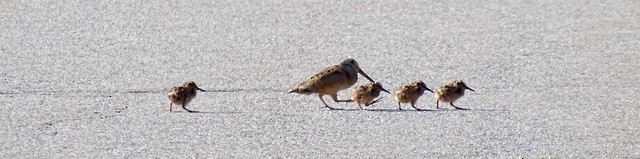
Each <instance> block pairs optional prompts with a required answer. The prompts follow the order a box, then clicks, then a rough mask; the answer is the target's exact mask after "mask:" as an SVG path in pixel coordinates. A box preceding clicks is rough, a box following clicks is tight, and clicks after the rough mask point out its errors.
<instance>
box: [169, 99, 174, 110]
mask: <svg viewBox="0 0 640 159" xmlns="http://www.w3.org/2000/svg"><path fill="white" fill-rule="evenodd" d="M169 112H173V102H171V101H169Z"/></svg>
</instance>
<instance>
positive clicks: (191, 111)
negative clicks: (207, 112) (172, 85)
mask: <svg viewBox="0 0 640 159" xmlns="http://www.w3.org/2000/svg"><path fill="white" fill-rule="evenodd" d="M186 106H187V103H184V104H182V109H184V110H186V111H187V112H189V113H193V112H196V111H193V110H189V109H187V107H186Z"/></svg>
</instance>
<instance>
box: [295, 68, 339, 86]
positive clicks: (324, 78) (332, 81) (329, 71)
mask: <svg viewBox="0 0 640 159" xmlns="http://www.w3.org/2000/svg"><path fill="white" fill-rule="evenodd" d="M345 77H346V73H345V72H343V71H342V70H340V67H337V66H333V67H329V68H326V69H323V70H322V71H320V72H318V73H316V74H314V75H313V76H311V77H310V78H309V79H307V80H306V81H305V82H302V83H301V84H300V85H298V88H299V89H300V90H302V91H301V92H314V91H317V90H318V89H323V88H334V87H336V86H335V85H339V84H342V83H343V82H344V81H343V80H344V78H345Z"/></svg>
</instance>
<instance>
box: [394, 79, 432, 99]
mask: <svg viewBox="0 0 640 159" xmlns="http://www.w3.org/2000/svg"><path fill="white" fill-rule="evenodd" d="M424 91H425V90H423V89H422V88H421V87H420V85H418V84H417V83H416V82H414V83H410V84H407V85H403V86H402V87H400V89H398V91H396V100H398V101H400V102H412V101H416V100H418V98H420V96H422V95H423V94H424Z"/></svg>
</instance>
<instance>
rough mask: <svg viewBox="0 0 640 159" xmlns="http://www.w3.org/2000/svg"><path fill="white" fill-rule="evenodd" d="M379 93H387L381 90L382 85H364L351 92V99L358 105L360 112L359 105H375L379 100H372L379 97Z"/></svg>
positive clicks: (378, 83) (376, 83)
mask: <svg viewBox="0 0 640 159" xmlns="http://www.w3.org/2000/svg"><path fill="white" fill-rule="evenodd" d="M380 91H384V92H387V93H389V91H387V90H386V89H384V88H382V84H380V82H373V83H369V84H365V85H360V86H358V87H356V89H354V90H353V91H352V92H351V99H353V101H355V102H356V103H357V104H358V107H359V108H360V110H362V106H361V104H364V105H365V106H370V105H371V104H374V103H377V102H378V101H380V99H382V97H381V98H378V99H376V100H374V99H375V98H376V97H378V96H379V95H380Z"/></svg>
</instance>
